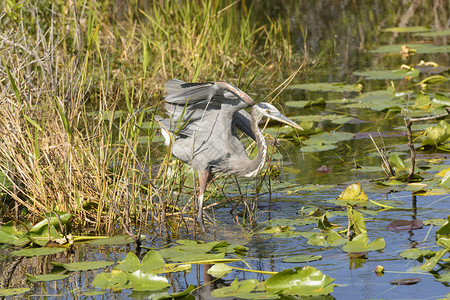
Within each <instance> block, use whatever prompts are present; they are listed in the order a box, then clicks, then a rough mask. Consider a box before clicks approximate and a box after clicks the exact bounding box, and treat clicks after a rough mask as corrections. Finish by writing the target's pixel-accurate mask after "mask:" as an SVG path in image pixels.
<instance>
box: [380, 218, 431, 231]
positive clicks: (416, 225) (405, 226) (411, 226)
mask: <svg viewBox="0 0 450 300" xmlns="http://www.w3.org/2000/svg"><path fill="white" fill-rule="evenodd" d="M422 227H423V222H422V221H421V220H417V219H415V220H412V221H407V220H395V221H392V222H391V223H389V225H388V226H387V229H388V230H390V231H407V230H415V229H420V228H422Z"/></svg>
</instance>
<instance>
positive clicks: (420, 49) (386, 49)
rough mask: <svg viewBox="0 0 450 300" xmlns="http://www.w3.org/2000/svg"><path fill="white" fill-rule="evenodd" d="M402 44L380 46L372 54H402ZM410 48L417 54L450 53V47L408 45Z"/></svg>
mask: <svg viewBox="0 0 450 300" xmlns="http://www.w3.org/2000/svg"><path fill="white" fill-rule="evenodd" d="M402 46H404V45H402V44H397V45H385V46H380V47H378V48H377V49H375V50H372V51H370V52H372V53H400V51H401V50H402ZM408 46H409V47H410V48H412V49H414V50H415V52H416V53H417V54H423V53H447V52H450V45H445V46H435V45H432V44H408Z"/></svg>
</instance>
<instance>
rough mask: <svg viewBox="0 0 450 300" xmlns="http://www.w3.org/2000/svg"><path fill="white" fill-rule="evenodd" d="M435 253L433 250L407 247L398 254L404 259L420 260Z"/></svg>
mask: <svg viewBox="0 0 450 300" xmlns="http://www.w3.org/2000/svg"><path fill="white" fill-rule="evenodd" d="M435 254H436V251H433V250H421V249H408V250H405V251H403V252H401V253H400V254H399V255H400V256H401V257H403V258H406V259H416V260H419V261H422V260H423V258H424V257H431V256H434V255H435Z"/></svg>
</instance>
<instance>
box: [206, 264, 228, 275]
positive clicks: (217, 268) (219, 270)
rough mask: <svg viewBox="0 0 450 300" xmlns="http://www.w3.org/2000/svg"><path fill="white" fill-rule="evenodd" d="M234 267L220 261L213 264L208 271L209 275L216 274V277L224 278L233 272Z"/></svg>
mask: <svg viewBox="0 0 450 300" xmlns="http://www.w3.org/2000/svg"><path fill="white" fill-rule="evenodd" d="M232 270H233V269H232V268H231V267H230V266H228V265H226V264H223V263H219V264H215V265H213V266H212V267H211V268H209V270H208V271H207V273H208V274H209V275H212V276H214V277H215V278H222V277H223V276H225V275H227V274H229V273H231V271H232Z"/></svg>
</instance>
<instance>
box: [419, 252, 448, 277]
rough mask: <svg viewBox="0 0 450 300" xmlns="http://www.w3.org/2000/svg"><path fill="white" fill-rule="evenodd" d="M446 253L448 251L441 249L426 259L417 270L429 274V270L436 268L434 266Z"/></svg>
mask: <svg viewBox="0 0 450 300" xmlns="http://www.w3.org/2000/svg"><path fill="white" fill-rule="evenodd" d="M447 252H448V249H441V250H439V251H438V252H436V254H435V255H434V256H433V257H431V258H430V259H427V260H426V261H425V262H424V263H423V265H421V266H420V267H419V268H420V269H421V270H424V271H427V272H430V271H431V270H433V268H434V266H436V264H437V263H438V262H439V261H440V260H441V259H442V257H443V256H444V255H445V253H447Z"/></svg>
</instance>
